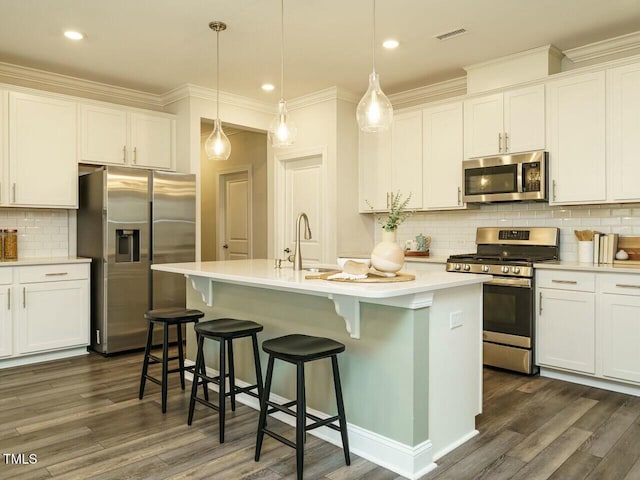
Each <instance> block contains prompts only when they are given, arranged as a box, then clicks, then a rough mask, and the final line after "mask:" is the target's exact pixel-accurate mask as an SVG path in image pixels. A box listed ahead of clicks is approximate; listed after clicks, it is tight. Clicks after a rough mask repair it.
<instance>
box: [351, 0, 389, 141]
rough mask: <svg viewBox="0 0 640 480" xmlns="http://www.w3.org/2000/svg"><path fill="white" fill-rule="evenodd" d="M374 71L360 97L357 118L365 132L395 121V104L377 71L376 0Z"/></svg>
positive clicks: (378, 129) (382, 128)
mask: <svg viewBox="0 0 640 480" xmlns="http://www.w3.org/2000/svg"><path fill="white" fill-rule="evenodd" d="M372 47H373V72H372V73H371V75H369V88H367V91H366V93H365V94H364V96H363V97H362V98H361V99H360V102H359V103H358V109H357V110H356V119H357V120H358V125H359V126H360V130H362V131H363V132H380V131H383V130H387V129H388V128H389V127H390V126H391V122H393V106H392V105H391V102H390V101H389V99H388V98H387V96H386V95H385V94H384V93H383V92H382V89H381V88H380V77H379V76H378V73H377V72H376V0H373V44H372Z"/></svg>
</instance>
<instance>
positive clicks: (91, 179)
mask: <svg viewBox="0 0 640 480" xmlns="http://www.w3.org/2000/svg"><path fill="white" fill-rule="evenodd" d="M195 190H196V188H195V176H194V175H187V174H181V173H173V172H159V171H151V172H150V171H147V170H138V169H130V168H124V167H103V168H101V169H99V170H96V171H94V172H92V173H88V174H86V175H82V176H81V177H80V180H79V198H80V201H79V203H80V206H79V210H78V217H77V218H78V225H77V227H78V255H79V256H81V257H90V258H91V259H92V260H93V261H92V264H91V348H92V349H93V350H95V351H97V352H100V353H104V354H111V353H116V352H122V351H127V350H133V349H137V348H142V347H144V344H145V339H146V329H147V323H146V320H145V319H144V312H145V311H146V310H148V309H150V308H162V307H169V306H184V305H185V279H184V277H182V276H181V275H172V274H169V273H164V272H156V271H151V269H150V266H151V264H152V263H169V262H192V261H194V260H195ZM158 333H160V332H158ZM160 339H161V337H158V338H156V341H160ZM172 340H173V339H172Z"/></svg>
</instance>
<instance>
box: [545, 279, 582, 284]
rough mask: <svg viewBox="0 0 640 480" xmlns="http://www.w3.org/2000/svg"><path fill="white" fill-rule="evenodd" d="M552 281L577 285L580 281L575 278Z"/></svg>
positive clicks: (553, 281)
mask: <svg viewBox="0 0 640 480" xmlns="http://www.w3.org/2000/svg"><path fill="white" fill-rule="evenodd" d="M551 283H564V284H567V285H576V284H577V283H578V282H577V281H575V280H551Z"/></svg>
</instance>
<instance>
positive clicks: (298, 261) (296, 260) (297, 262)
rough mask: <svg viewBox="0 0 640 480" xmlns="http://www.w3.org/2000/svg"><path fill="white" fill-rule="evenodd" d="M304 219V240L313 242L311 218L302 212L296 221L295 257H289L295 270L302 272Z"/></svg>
mask: <svg viewBox="0 0 640 480" xmlns="http://www.w3.org/2000/svg"><path fill="white" fill-rule="evenodd" d="M303 218H304V239H305V240H311V229H310V228H309V218H308V217H307V214H306V213H304V212H302V213H301V214H299V215H298V219H297V220H296V246H295V249H294V251H293V255H289V257H288V260H289V261H290V262H293V269H294V270H302V252H301V251H300V220H302V219H303Z"/></svg>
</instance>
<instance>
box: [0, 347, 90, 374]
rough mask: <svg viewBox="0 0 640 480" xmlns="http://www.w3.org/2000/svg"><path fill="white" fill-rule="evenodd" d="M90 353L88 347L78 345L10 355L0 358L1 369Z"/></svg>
mask: <svg viewBox="0 0 640 480" xmlns="http://www.w3.org/2000/svg"><path fill="white" fill-rule="evenodd" d="M88 353H89V352H88V351H87V347H77V348H69V349H66V350H57V351H55V352H45V353H34V354H31V355H24V356H21V357H10V358H6V359H0V369H3V368H10V367H18V366H20V365H29V364H32V363H40V362H49V361H51V360H60V359H63V358H70V357H78V356H80V355H87V354H88Z"/></svg>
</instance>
